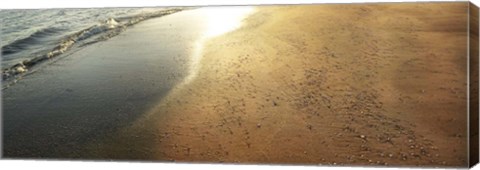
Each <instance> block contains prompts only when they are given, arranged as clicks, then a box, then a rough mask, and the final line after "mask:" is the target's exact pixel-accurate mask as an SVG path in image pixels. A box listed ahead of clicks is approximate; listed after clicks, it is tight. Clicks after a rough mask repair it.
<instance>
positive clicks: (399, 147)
mask: <svg viewBox="0 0 480 170" xmlns="http://www.w3.org/2000/svg"><path fill="white" fill-rule="evenodd" d="M467 8H468V3H463V2H458V3H406V4H401V3H400V4H395V3H394V4H347V5H311V6H263V7H257V8H256V12H255V13H254V14H252V15H251V16H249V17H248V18H247V19H245V21H244V24H243V26H242V27H241V28H239V29H237V30H235V31H233V32H230V33H227V34H224V35H222V36H218V37H215V38H212V39H210V40H209V41H208V42H207V43H206V44H205V46H204V49H203V54H202V60H201V61H200V63H201V67H200V69H199V72H198V76H197V77H196V78H195V79H194V80H192V81H190V82H188V83H184V84H181V85H179V86H177V87H176V88H175V89H174V90H172V91H170V93H169V94H168V95H167V97H165V98H163V99H162V100H161V101H160V102H159V104H158V105H157V106H156V107H154V108H153V109H151V110H150V111H149V112H148V113H147V114H145V115H144V116H143V117H142V118H140V119H138V120H136V121H135V122H134V123H133V124H132V125H131V126H130V127H127V128H125V129H123V130H121V131H119V132H118V133H117V134H114V135H112V137H111V138H107V139H105V142H104V143H106V144H99V143H95V144H92V150H95V154H96V155H97V156H98V157H100V158H116V159H129V160H132V159H142V160H161V161H176V162H214V163H221V162H224V163H241V164H243V163H247V164H251V163H261V164H313V165H318V164H322V165H375V166H377V165H395V166H419V165H422V166H466V165H467V161H468V160H467V138H466V136H467V114H466V111H467V110H466V109H467V94H466V92H467V91H466V88H467V85H466V80H467V77H466V74H467V57H466V56H467V31H466V30H467V13H466V11H467Z"/></svg>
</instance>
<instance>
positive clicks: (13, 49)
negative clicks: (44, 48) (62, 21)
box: [2, 27, 64, 55]
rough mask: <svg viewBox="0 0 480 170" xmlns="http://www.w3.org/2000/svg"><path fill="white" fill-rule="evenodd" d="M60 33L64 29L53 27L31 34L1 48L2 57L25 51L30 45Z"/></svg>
mask: <svg viewBox="0 0 480 170" xmlns="http://www.w3.org/2000/svg"><path fill="white" fill-rule="evenodd" d="M62 31H64V29H61V28H55V27H51V28H45V29H41V30H39V31H36V32H35V33H33V34H31V35H30V36H28V37H26V38H23V39H19V40H16V41H14V42H12V43H10V44H8V45H5V46H3V47H2V55H9V54H14V53H17V52H20V51H23V50H26V49H28V48H29V47H30V46H31V45H35V44H38V43H41V42H42V40H43V39H45V38H47V37H50V36H53V35H56V34H58V33H60V32H62Z"/></svg>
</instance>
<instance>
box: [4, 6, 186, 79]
mask: <svg viewBox="0 0 480 170" xmlns="http://www.w3.org/2000/svg"><path fill="white" fill-rule="evenodd" d="M181 10H183V9H182V8H103V9H101V8H96V9H37V10H0V28H1V29H0V45H1V51H2V53H1V61H2V62H1V67H2V79H3V80H8V79H11V78H15V77H17V76H21V75H22V74H24V73H26V72H28V70H29V69H30V68H32V67H34V66H35V65H37V64H38V63H41V62H43V61H47V60H49V59H52V58H54V57H57V56H59V55H61V54H63V53H65V52H67V51H69V50H71V49H73V48H82V47H84V46H87V45H90V44H93V43H96V42H99V41H103V40H107V39H109V38H111V37H113V36H115V35H118V34H119V33H121V32H122V31H124V30H125V29H127V28H128V27H129V26H132V25H134V24H137V23H139V22H141V21H144V20H146V19H150V18H155V17H160V16H163V15H167V14H171V13H174V12H178V11H181Z"/></svg>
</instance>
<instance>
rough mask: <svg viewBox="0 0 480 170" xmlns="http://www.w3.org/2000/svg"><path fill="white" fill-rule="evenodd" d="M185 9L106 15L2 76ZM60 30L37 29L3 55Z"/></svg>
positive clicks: (9, 76) (10, 76) (5, 77)
mask: <svg viewBox="0 0 480 170" xmlns="http://www.w3.org/2000/svg"><path fill="white" fill-rule="evenodd" d="M185 9H186V8H171V9H167V10H162V11H157V12H152V13H147V14H139V15H135V16H129V17H121V18H109V19H107V20H106V21H104V22H102V23H99V24H97V25H93V26H91V27H88V28H86V29H83V30H80V31H78V32H75V33H73V34H71V35H67V36H65V37H64V38H62V39H61V40H60V41H59V42H58V44H56V45H55V47H54V48H52V49H51V50H48V51H47V52H45V53H43V54H37V56H36V57H33V58H31V59H28V60H24V61H22V62H20V63H18V64H15V65H13V66H11V67H8V68H5V69H3V70H2V79H3V80H4V81H5V80H10V79H15V77H18V76H21V75H23V74H24V73H26V72H27V71H28V70H29V69H30V68H31V67H33V66H35V65H37V64H38V63H41V62H43V61H46V60H49V59H51V58H54V57H57V56H59V55H61V54H63V53H65V52H66V51H67V50H69V49H70V48H72V47H73V46H74V45H78V46H79V47H83V46H86V45H91V44H94V43H97V42H100V41H105V40H108V39H110V38H112V37H114V36H116V35H118V34H120V33H121V32H123V31H124V30H125V29H126V28H127V27H129V26H132V25H135V24H137V23H139V22H142V21H144V20H147V19H151V18H155V17H161V16H165V15H169V14H173V13H176V12H179V11H182V10H185ZM60 31H64V30H62V29H60V28H47V29H43V30H40V31H37V32H35V33H33V34H31V35H30V36H28V37H26V38H24V39H20V40H17V41H14V42H12V43H10V44H8V45H5V46H3V47H2V55H7V54H14V53H17V52H20V51H22V50H25V49H28V48H29V46H31V45H37V44H39V43H41V42H42V41H41V40H42V39H43V38H46V37H49V36H54V35H55V34H57V33H59V32H60Z"/></svg>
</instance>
